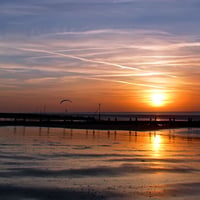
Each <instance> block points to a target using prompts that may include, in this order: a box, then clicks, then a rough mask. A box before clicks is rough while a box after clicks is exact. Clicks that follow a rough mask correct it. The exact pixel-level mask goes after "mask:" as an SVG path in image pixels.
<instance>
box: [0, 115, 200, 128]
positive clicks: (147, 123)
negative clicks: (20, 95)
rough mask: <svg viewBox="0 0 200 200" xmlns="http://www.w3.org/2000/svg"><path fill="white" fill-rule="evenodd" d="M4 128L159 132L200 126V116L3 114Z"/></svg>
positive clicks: (1, 122) (1, 116)
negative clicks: (33, 127)
mask: <svg viewBox="0 0 200 200" xmlns="http://www.w3.org/2000/svg"><path fill="white" fill-rule="evenodd" d="M0 126H39V127H65V128H77V129H100V130H158V129H169V128H183V127H200V116H198V115H194V116H191V115H167V114H166V115H142V114H140V115H128V114H127V115H117V114H104V113H102V114H101V118H100V117H99V115H98V116H96V115H94V114H89V113H88V114H85V113H83V114H81V113H79V114H75V113H72V114H62V113H61V114H58V113H0Z"/></svg>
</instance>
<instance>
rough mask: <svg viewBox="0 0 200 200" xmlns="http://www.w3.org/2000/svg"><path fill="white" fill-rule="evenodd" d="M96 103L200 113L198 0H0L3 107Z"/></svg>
mask: <svg viewBox="0 0 200 200" xmlns="http://www.w3.org/2000/svg"><path fill="white" fill-rule="evenodd" d="M61 99H70V100H72V103H70V102H65V103H63V104H61V105H60V104H59V102H60V100H61ZM99 103H101V105H102V111H105V112H108V111H112V112H122V111H126V112H138V111H148V112H149V111H156V112H158V111H200V1H199V0H56V1H55V0H34V1H33V0H0V112H12V111H14V112H39V111H41V110H44V109H45V110H46V111H49V112H61V111H64V110H65V109H66V108H67V110H68V111H71V112H77V111H88V112H95V111H96V109H97V107H98V104H99Z"/></svg>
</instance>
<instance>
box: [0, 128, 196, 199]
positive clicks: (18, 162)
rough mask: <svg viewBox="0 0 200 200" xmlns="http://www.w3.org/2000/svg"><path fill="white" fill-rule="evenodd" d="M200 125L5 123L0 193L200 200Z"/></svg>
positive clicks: (0, 151)
mask: <svg viewBox="0 0 200 200" xmlns="http://www.w3.org/2000/svg"><path fill="white" fill-rule="evenodd" d="M199 188H200V129H177V130H162V131H156V132H128V131H99V130H98V131H93V130H89V131H86V130H70V129H56V128H49V129H48V128H37V127H34V128H31V127H0V199H1V200H7V199H9V200H10V199H13V200H25V199H26V200H39V199H40V200H47V199H48V200H58V199H67V200H70V199H73V200H76V199H77V200H79V199H82V200H95V199H109V200H111V199H118V200H132V199H136V200H146V199H152V200H160V199H177V200H178V199H179V200H183V199H187V200H188V199H190V200H194V199H196V200H197V199H198V200H199V199H200V189H199Z"/></svg>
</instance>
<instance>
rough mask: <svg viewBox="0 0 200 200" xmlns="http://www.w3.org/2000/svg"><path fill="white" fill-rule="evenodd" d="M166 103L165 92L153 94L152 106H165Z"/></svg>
mask: <svg viewBox="0 0 200 200" xmlns="http://www.w3.org/2000/svg"><path fill="white" fill-rule="evenodd" d="M165 102H166V95H165V94H164V93H163V92H160V91H156V92H153V93H152V94H151V105H152V106H154V107H161V106H164V105H165Z"/></svg>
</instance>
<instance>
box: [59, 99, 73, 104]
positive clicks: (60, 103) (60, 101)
mask: <svg viewBox="0 0 200 200" xmlns="http://www.w3.org/2000/svg"><path fill="white" fill-rule="evenodd" d="M65 101H68V102H70V103H72V101H71V100H69V99H63V100H61V101H60V104H62V103H63V102H65Z"/></svg>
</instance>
